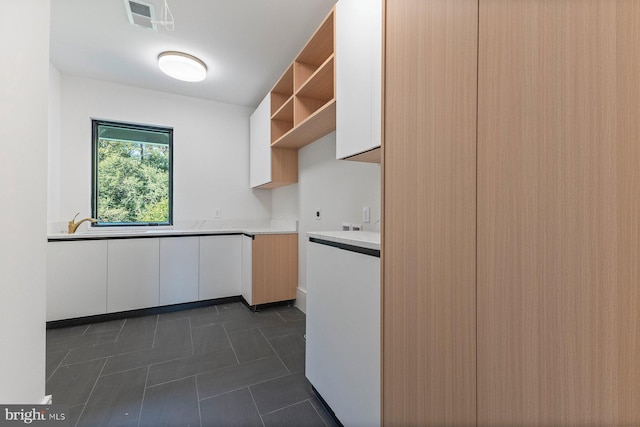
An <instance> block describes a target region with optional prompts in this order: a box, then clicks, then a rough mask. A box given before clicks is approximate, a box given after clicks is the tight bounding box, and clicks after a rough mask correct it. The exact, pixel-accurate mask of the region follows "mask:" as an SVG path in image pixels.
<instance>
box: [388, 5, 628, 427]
mask: <svg viewBox="0 0 640 427" xmlns="http://www.w3.org/2000/svg"><path fill="white" fill-rule="evenodd" d="M638 28H640V2H637V1H634V0H600V1H596V0H594V1H580V0H555V1H548V0H447V1H443V0H386V63H385V87H386V90H385V104H384V105H385V107H384V114H385V120H384V126H385V127H384V144H383V176H384V186H383V188H384V196H383V200H384V202H383V204H384V207H383V211H384V224H383V239H382V240H383V245H382V262H383V294H382V295H383V353H382V355H383V420H384V424H385V425H389V426H396V425H421V426H454V425H464V426H470V425H479V426H516V425H517V426H558V425H563V426H587V425H593V426H596V425H597V426H606V425H611V426H613V425H640V404H638V402H640V357H638V355H640V268H639V265H640V262H639V261H640V190H639V189H640V120H639V119H638V118H639V117H640V49H638V40H640V39H639V34H640V33H639V32H638ZM476 117H477V121H476Z"/></svg>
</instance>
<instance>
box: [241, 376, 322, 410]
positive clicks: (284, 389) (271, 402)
mask: <svg viewBox="0 0 640 427" xmlns="http://www.w3.org/2000/svg"><path fill="white" fill-rule="evenodd" d="M249 389H250V390H251V393H252V394H253V398H254V400H255V402H256V406H257V407H258V411H259V412H260V413H261V414H266V413H269V412H272V411H275V410H276V409H280V408H284V407H285V406H289V405H293V404H295V403H298V402H302V401H304V400H307V399H310V398H311V397H314V394H313V391H312V390H311V384H309V381H307V379H306V378H305V376H304V373H302V372H299V373H297V374H291V375H287V376H285V377H282V378H276V379H274V380H271V381H266V382H263V383H260V384H257V385H254V386H251V387H250V388H249Z"/></svg>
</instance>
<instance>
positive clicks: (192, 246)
mask: <svg viewBox="0 0 640 427" xmlns="http://www.w3.org/2000/svg"><path fill="white" fill-rule="evenodd" d="M199 244H200V239H199V238H198V237H172V238H164V239H160V305H169V304H180V303H183V302H192V301H197V300H198V256H199V252H200V250H199Z"/></svg>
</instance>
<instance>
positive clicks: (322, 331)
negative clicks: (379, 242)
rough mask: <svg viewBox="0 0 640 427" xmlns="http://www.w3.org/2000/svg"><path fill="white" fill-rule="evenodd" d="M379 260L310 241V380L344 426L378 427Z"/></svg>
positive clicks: (308, 281)
mask: <svg viewBox="0 0 640 427" xmlns="http://www.w3.org/2000/svg"><path fill="white" fill-rule="evenodd" d="M379 307H380V258H377V257H373V256H369V255H363V254H359V253H354V252H349V251H345V250H341V249H337V248H333V247H330V246H326V245H322V244H318V243H311V242H309V243H307V341H306V376H307V378H309V381H311V384H313V386H314V387H315V388H316V389H317V390H318V392H319V393H320V394H321V395H322V397H323V398H324V399H325V400H326V401H327V403H328V404H329V406H330V407H331V409H333V411H334V412H335V414H336V416H337V417H338V419H340V421H341V422H342V424H344V425H345V426H349V425H360V426H379V425H380V310H379V309H378V308H379Z"/></svg>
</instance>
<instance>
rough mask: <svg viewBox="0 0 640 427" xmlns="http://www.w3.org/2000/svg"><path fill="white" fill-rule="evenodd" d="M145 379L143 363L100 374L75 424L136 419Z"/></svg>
mask: <svg viewBox="0 0 640 427" xmlns="http://www.w3.org/2000/svg"><path fill="white" fill-rule="evenodd" d="M146 379H147V368H146V367H144V368H139V369H135V370H133V371H127V372H122V373H119V374H113V375H107V376H102V377H100V378H99V379H98V382H97V383H96V387H95V389H94V390H93V393H91V397H90V398H89V401H88V402H87V404H86V406H85V408H84V412H83V413H82V417H81V418H80V420H79V422H78V424H77V426H78V427H95V426H115V425H118V426H119V425H125V424H130V423H133V422H135V423H137V420H138V418H139V415H140V408H141V406H142V396H143V394H144V388H145V381H146Z"/></svg>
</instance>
